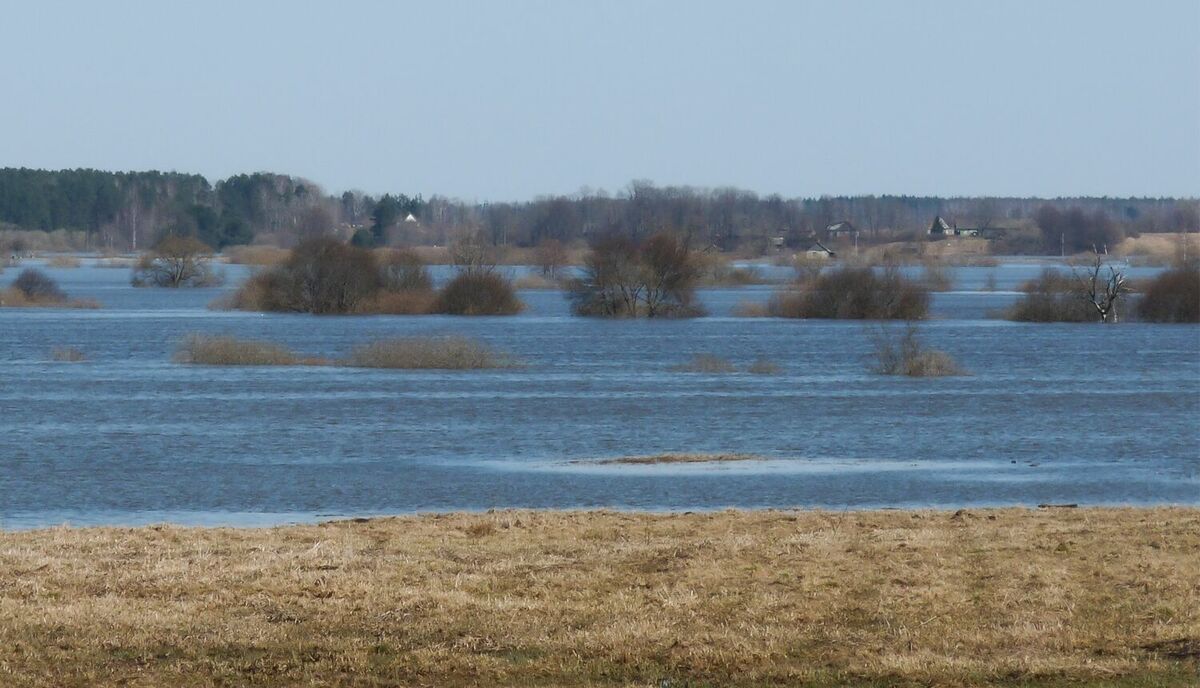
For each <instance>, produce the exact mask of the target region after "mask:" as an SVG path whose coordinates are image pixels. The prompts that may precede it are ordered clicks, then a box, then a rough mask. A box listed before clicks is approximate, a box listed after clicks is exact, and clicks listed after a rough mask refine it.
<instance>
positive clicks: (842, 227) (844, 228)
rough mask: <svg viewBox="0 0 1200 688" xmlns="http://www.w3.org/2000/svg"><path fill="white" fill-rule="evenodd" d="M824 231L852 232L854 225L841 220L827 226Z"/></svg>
mask: <svg viewBox="0 0 1200 688" xmlns="http://www.w3.org/2000/svg"><path fill="white" fill-rule="evenodd" d="M825 231H826V232H853V231H854V225H852V224H850V222H849V221H848V220H842V221H841V222H835V223H833V224H831V225H829V226H827V227H826V228H825Z"/></svg>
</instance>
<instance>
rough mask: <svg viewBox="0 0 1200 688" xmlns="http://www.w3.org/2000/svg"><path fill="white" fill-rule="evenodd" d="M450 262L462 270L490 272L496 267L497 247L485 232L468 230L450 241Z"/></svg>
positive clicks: (467, 271)
mask: <svg viewBox="0 0 1200 688" xmlns="http://www.w3.org/2000/svg"><path fill="white" fill-rule="evenodd" d="M450 262H451V264H453V265H454V267H456V268H458V270H459V271H460V272H465V273H470V274H488V273H491V272H493V271H494V270H495V269H496V262H497V255H496V247H495V246H492V245H491V244H490V243H489V242H488V239H487V237H486V236H485V235H484V233H483V232H481V231H478V230H467V231H464V232H463V233H461V234H459V235H458V237H456V238H455V239H454V241H452V242H450Z"/></svg>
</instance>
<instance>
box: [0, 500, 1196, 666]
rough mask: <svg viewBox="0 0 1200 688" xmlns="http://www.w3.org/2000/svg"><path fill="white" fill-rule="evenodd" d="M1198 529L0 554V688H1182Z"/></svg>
mask: <svg viewBox="0 0 1200 688" xmlns="http://www.w3.org/2000/svg"><path fill="white" fill-rule="evenodd" d="M1198 534H1200V511H1197V510H1195V509H1179V508H1159V509H1053V510H1038V511H1033V510H1023V509H1003V510H970V511H960V512H956V513H954V514H951V513H949V512H941V511H917V512H910V511H890V512H838V513H832V512H776V511H760V512H724V513H713V514H686V515H645V514H627V513H612V512H529V511H506V512H498V513H488V514H450V515H440V516H415V517H406V518H398V519H391V518H388V519H374V520H362V521H355V522H349V521H343V522H337V523H328V524H324V525H314V526H295V527H285V528H272V529H246V530H235V529H188V528H177V527H171V526H158V527H151V528H136V529H125V528H97V529H81V530H77V529H65V528H61V529H50V530H41V531H33V532H19V533H0V684H2V685H6V686H7V685H11V686H24V687H29V688H50V687H54V688H59V687H82V686H89V687H90V686H117V685H121V686H135V687H149V686H181V687H191V686H216V685H228V686H281V687H282V686H417V685H424V686H441V687H450V688H454V687H457V686H481V685H486V686H497V685H499V686H530V685H534V686H660V685H670V686H684V685H689V686H776V685H806V686H845V685H855V686H876V687H879V688H882V687H883V686H910V687H915V686H982V685H991V686H1013V687H1016V686H1022V687H1025V688H1029V687H1032V686H1063V687H1065V686H1083V685H1087V686H1110V687H1116V686H1123V687H1126V688H1132V687H1135V686H1137V687H1146V688H1148V687H1150V686H1159V687H1168V686H1179V687H1182V686H1194V685H1195V684H1196V676H1197V671H1198V670H1200V653H1198V650H1200V566H1196V561H1197V558H1198V557H1200V535H1198Z"/></svg>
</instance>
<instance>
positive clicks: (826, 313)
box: [767, 267, 929, 320]
mask: <svg viewBox="0 0 1200 688" xmlns="http://www.w3.org/2000/svg"><path fill="white" fill-rule="evenodd" d="M767 310H768V312H769V313H770V314H771V315H772V316H775V317H780V318H836V319H851V320H920V319H922V318H924V317H925V316H926V314H927V313H928V312H929V290H928V289H927V288H926V287H925V286H924V285H922V284H920V283H919V282H917V281H915V280H911V279H908V278H907V277H904V276H903V275H901V274H900V272H899V271H898V270H896V269H895V268H886V269H884V270H883V271H882V272H876V271H875V270H872V269H871V268H854V267H841V268H838V269H836V270H833V271H830V272H826V273H822V274H820V275H818V276H816V277H814V278H812V279H811V280H809V281H806V282H804V283H801V284H798V285H796V286H795V287H793V288H791V289H789V290H785V291H782V292H779V293H776V294H775V295H774V296H773V297H772V298H771V301H770V303H769V304H768V306H767Z"/></svg>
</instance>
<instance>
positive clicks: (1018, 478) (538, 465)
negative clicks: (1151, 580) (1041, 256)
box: [0, 261, 1200, 528]
mask: <svg viewBox="0 0 1200 688" xmlns="http://www.w3.org/2000/svg"><path fill="white" fill-rule="evenodd" d="M31 264H36V265H39V266H40V265H41V264H38V263H31ZM224 269H225V270H226V271H227V273H228V277H229V285H230V286H228V287H226V288H223V289H195V290H165V289H134V288H132V287H130V286H129V272H128V270H125V269H111V268H99V267H94V266H92V264H91V261H85V262H84V267H81V268H75V269H55V268H45V271H46V272H47V273H48V274H50V275H51V276H53V277H54V278H55V279H56V280H58V281H59V283H60V284H61V285H62V287H63V288H64V289H65V290H66V291H67V292H68V293H69V294H70V295H71V296H72V297H76V298H91V299H96V300H97V301H99V302H100V303H101V304H102V305H103V308H102V309H100V310H43V309H0V528H21V527H31V526H40V525H48V524H56V523H62V522H70V523H73V524H92V523H122V524H124V523H142V522H150V521H160V520H169V521H174V522H181V523H205V524H210V523H219V524H237V525H241V524H259V523H280V522H291V521H303V520H312V519H320V518H326V517H333V516H346V515H365V514H376V513H396V512H412V511H427V510H458V509H486V508H491V507H616V508H632V509H677V510H692V509H714V508H721V507H727V506H733V507H829V508H849V507H912V506H960V505H1002V504H1004V505H1007V504H1037V503H1040V502H1073V503H1074V502H1077V503H1080V504H1165V503H1180V504H1200V327H1197V326H1194V325H1149V324H1121V325H1118V326H1112V327H1102V326H1093V325H1038V324H1020V323H1010V322H1006V321H1003V320H997V319H994V318H989V317H988V315H989V313H990V312H993V311H996V310H998V309H1001V308H1003V307H1005V306H1007V305H1008V304H1010V303H1011V302H1012V301H1013V299H1015V298H1016V295H1015V293H1014V292H1013V290H1014V289H1015V288H1016V286H1017V285H1018V284H1020V283H1021V282H1022V281H1024V280H1025V279H1028V278H1030V277H1032V276H1033V275H1035V274H1036V273H1037V272H1038V270H1040V269H1041V267H1040V266H1038V265H1032V264H1028V265H1019V264H1015V265H1002V266H999V267H988V268H958V269H956V270H955V271H954V277H955V280H954V286H953V287H952V289H951V290H950V291H948V292H945V293H939V294H937V295H935V297H934V301H933V318H932V319H931V320H930V321H929V322H927V323H925V324H923V325H922V328H923V330H924V333H925V337H926V339H927V340H928V341H929V343H930V344H932V345H934V346H936V347H938V348H941V349H944V350H946V351H947V352H949V353H950V354H952V355H953V356H954V357H955V358H957V359H958V361H959V362H960V363H961V364H962V365H964V366H965V367H966V368H967V369H968V370H970V371H971V373H972V374H971V375H970V376H967V377H952V378H943V379H915V380H914V379H898V378H892V377H881V376H876V375H873V374H871V373H870V372H869V370H868V356H869V354H870V352H871V340H870V333H871V332H870V327H871V326H869V325H864V324H863V323H861V322H837V321H798V320H775V319H746V318H736V317H732V311H733V309H734V307H735V306H736V305H737V304H739V303H741V302H746V301H749V302H755V301H757V302H761V301H765V300H766V299H767V298H768V297H769V295H770V293H771V287H769V286H761V287H746V288H738V289H717V290H705V291H703V292H702V293H701V297H702V300H703V302H704V303H705V304H706V306H707V307H708V309H709V311H710V315H709V317H705V318H700V319H695V320H679V321H662V322H647V321H601V320H592V319H583V318H576V317H572V316H571V315H570V313H569V311H568V308H567V304H566V301H565V299H564V298H563V295H562V293H561V292H557V291H524V292H521V297H522V299H524V301H525V302H526V304H527V306H528V308H527V310H526V311H525V312H524V313H523V314H521V315H519V316H515V317H508V318H455V317H445V316H420V317H397V316H379V317H314V316H306V315H262V314H254V313H237V312H221V311H213V310H209V309H208V308H207V305H208V304H209V303H210V302H211V301H213V300H214V299H215V298H217V297H218V296H220V295H221V294H222V293H225V291H227V290H228V289H230V288H232V286H233V285H236V284H237V283H238V282H239V280H241V279H243V278H244V277H245V275H246V270H245V269H244V268H241V267H239V266H226V267H225V268H224ZM17 272H18V270H17V269H15V268H9V269H8V270H6V271H5V272H4V273H3V274H2V275H0V286H2V285H4V284H7V283H8V282H9V281H11V280H12V279H13V278H14V277H15V276H16V274H17ZM1132 272H1133V275H1134V276H1135V277H1138V276H1143V275H1144V274H1151V273H1153V270H1149V269H1135V270H1133V271H1132ZM985 289H986V290H985ZM193 332H201V333H214V334H233V335H237V336H241V337H253V338H259V339H266V340H270V341H275V342H279V343H282V344H286V345H288V346H290V347H292V348H293V349H295V350H297V351H299V352H303V353H305V354H311V355H314V356H332V357H336V356H339V355H342V354H344V353H346V352H347V351H349V350H350V349H351V348H352V347H353V346H354V345H357V344H361V343H364V342H366V341H369V340H371V339H375V338H380V337H394V336H404V335H416V334H446V335H448V334H457V335H465V336H468V337H472V338H476V339H478V340H480V341H482V342H485V343H486V344H488V345H489V346H491V347H493V348H494V349H497V350H499V351H503V352H507V353H510V354H512V355H513V356H514V357H515V358H517V359H518V360H519V361H520V362H521V364H522V365H521V366H520V367H517V368H512V369H500V370H484V371H461V372H459V371H456V372H432V371H390V370H363V369H350V368H340V367H319V368H313V367H307V368H306V367H274V368H226V367H200V366H194V367H193V366H184V365H180V364H176V363H173V362H172V361H171V356H172V353H173V351H174V350H175V347H176V346H177V344H178V342H179V340H180V339H181V338H182V337H184V336H185V335H187V334H189V333H193ZM64 346H72V347H77V348H78V349H80V350H81V351H82V352H83V353H84V354H85V355H86V357H87V360H86V361H84V362H80V363H63V362H56V361H53V360H51V350H52V349H53V348H55V347H64ZM696 354H713V355H716V356H721V357H724V358H727V359H729V360H730V361H732V362H733V363H734V364H735V365H737V366H738V367H739V368H745V366H746V365H748V364H749V363H750V362H752V361H754V360H755V359H758V358H766V359H769V360H771V361H773V362H775V363H776V364H777V365H778V366H779V371H778V373H777V374H772V375H752V374H748V373H743V372H738V373H731V374H705V373H684V372H677V371H673V370H672V367H673V366H676V365H678V364H680V363H683V362H685V361H686V360H688V359H689V358H690V357H691V356H693V355H696ZM659 452H725V453H742V454H755V455H760V456H763V457H766V458H767V459H768V460H766V461H745V462H736V463H729V464H720V463H715V464H713V463H699V464H670V465H627V464H613V463H599V460H603V459H610V458H613V457H619V456H624V455H646V454H653V453H659ZM592 459H595V460H597V461H589V460H592Z"/></svg>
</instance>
